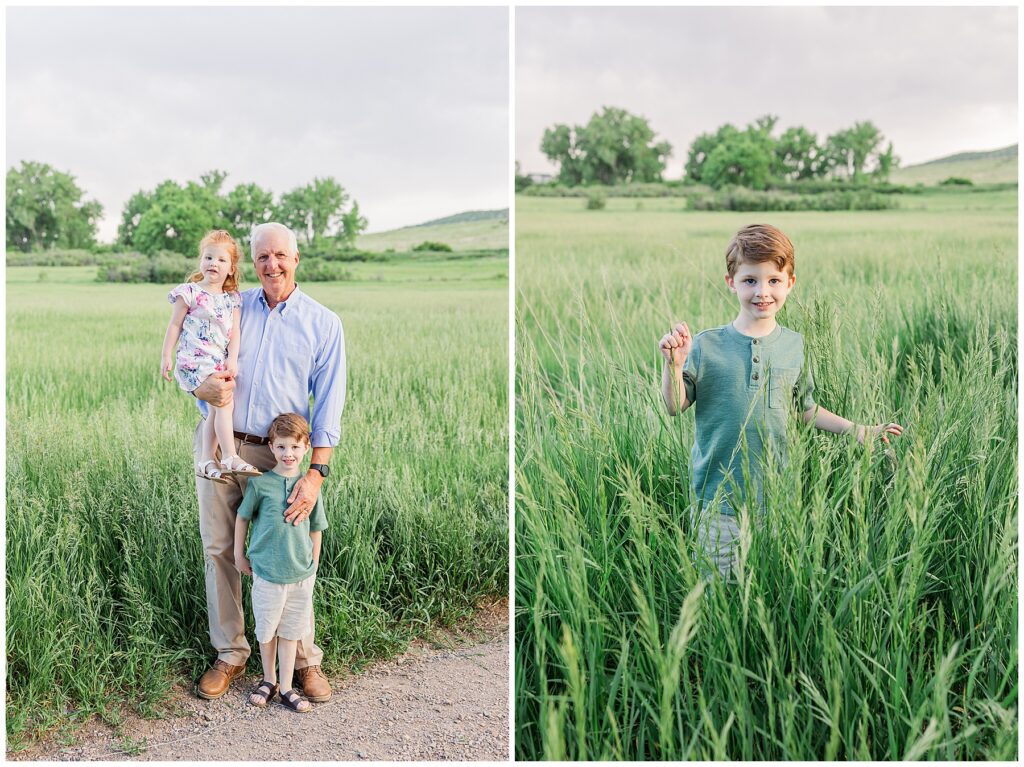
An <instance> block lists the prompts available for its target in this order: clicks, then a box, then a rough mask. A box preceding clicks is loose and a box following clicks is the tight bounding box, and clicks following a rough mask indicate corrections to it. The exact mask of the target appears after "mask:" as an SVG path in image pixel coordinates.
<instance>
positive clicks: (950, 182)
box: [939, 176, 974, 186]
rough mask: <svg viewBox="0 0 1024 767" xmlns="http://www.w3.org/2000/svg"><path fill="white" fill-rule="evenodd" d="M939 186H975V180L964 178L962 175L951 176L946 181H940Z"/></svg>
mask: <svg viewBox="0 0 1024 767" xmlns="http://www.w3.org/2000/svg"><path fill="white" fill-rule="evenodd" d="M939 186H974V182H973V181H971V180H970V179H969V178H962V177H961V176H950V177H949V178H947V179H946V180H945V181H940V182H939Z"/></svg>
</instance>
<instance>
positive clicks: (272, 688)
mask: <svg viewBox="0 0 1024 767" xmlns="http://www.w3.org/2000/svg"><path fill="white" fill-rule="evenodd" d="M276 694H277V685H276V684H271V683H270V682H268V681H267V680H266V679H264V680H263V681H262V682H260V683H259V684H258V685H256V689H255V690H253V691H252V692H251V693H250V694H249V705H250V706H256V708H266V707H267V706H269V705H270V701H271V700H273V699H274V695H276ZM253 695H257V696H259V697H260V698H262V699H263V702H262V703H254V702H253V701H252V696H253Z"/></svg>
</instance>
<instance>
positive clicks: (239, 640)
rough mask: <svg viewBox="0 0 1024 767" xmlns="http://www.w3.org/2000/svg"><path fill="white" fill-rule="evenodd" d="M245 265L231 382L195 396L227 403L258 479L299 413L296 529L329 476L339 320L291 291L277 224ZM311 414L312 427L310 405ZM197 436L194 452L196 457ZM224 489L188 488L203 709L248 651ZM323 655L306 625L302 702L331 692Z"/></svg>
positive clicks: (260, 234)
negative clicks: (283, 423) (204, 649)
mask: <svg viewBox="0 0 1024 767" xmlns="http://www.w3.org/2000/svg"><path fill="white" fill-rule="evenodd" d="M251 246H252V259H253V264H254V265H255V267H256V274H257V276H258V278H259V281H260V285H261V286H262V287H259V288H252V289H250V290H246V291H245V292H243V293H242V323H241V333H242V337H241V351H240V352H239V355H238V376H237V379H236V380H232V379H231V377H230V376H228V375H227V374H226V373H218V374H214V375H213V376H211V377H210V378H208V379H207V380H206V381H205V382H203V384H202V385H201V386H200V387H199V388H198V389H196V390H195V395H196V398H197V399H199V400H201V402H200V410H202V411H204V414H205V405H204V404H203V403H204V402H206V403H210V404H211V405H218V406H219V405H224V404H226V403H227V402H230V401H231V400H232V399H233V400H234V430H235V447H236V449H237V450H238V454H239V456H241V458H242V459H243V460H245V461H248V462H249V463H251V464H253V465H254V466H256V467H257V468H259V469H260V470H262V471H266V470H269V469H272V468H273V467H274V463H275V461H274V456H273V454H272V453H271V450H270V448H269V447H268V445H267V439H266V436H267V430H268V428H269V426H270V422H271V421H272V420H273V419H274V418H275V417H276V416H278V415H280V414H281V413H289V412H294V413H299V414H300V415H302V416H304V417H305V418H306V419H307V421H310V423H311V426H312V439H311V444H312V447H313V453H312V459H311V462H310V468H309V471H308V472H306V474H305V476H304V477H302V478H301V479H299V481H298V482H297V483H296V484H295V489H294V490H293V491H292V493H291V495H290V496H289V497H288V503H289V504H290V505H289V506H288V508H287V509H286V510H285V512H284V515H285V519H287V520H288V521H289V522H292V523H293V524H298V523H299V522H301V521H302V520H304V519H305V518H306V517H308V516H309V514H310V512H311V511H312V510H313V506H314V503H315V502H316V499H317V495H318V493H319V492H320V486H321V485H322V484H323V482H324V480H325V479H326V478H327V476H328V474H329V468H328V464H329V463H330V460H331V452H332V450H333V448H334V446H335V445H337V444H338V440H339V438H340V436H341V434H340V422H341V411H342V408H343V406H344V403H345V336H344V334H343V332H342V328H341V320H340V319H339V318H338V315H336V314H335V313H334V312H332V311H330V310H329V309H327V308H325V307H324V306H321V305H320V304H318V303H317V302H316V301H314V300H313V299H312V298H310V297H309V296H307V295H306V294H305V293H303V292H302V291H301V290H299V288H298V287H297V286H296V284H295V270H296V268H297V267H298V265H299V250H298V245H297V244H296V241H295V234H294V233H293V232H292V231H291V230H290V229H289V228H288V227H286V226H284V225H282V224H276V223H268V224H260V225H259V226H256V227H255V228H253V230H252V238H251ZM311 394H312V396H313V408H312V410H313V412H312V418H310V412H309V411H310V405H309V398H310V395H311ZM201 436H202V429H197V431H196V439H195V442H194V445H193V450H194V451H197V452H196V454H197V455H198V454H199V453H198V451H199V450H200V438H201ZM229 478H230V480H231V481H229V482H228V483H227V484H219V483H216V482H211V481H210V480H207V479H197V480H196V492H197V494H198V496H199V532H200V534H201V536H202V539H203V549H204V550H205V558H206V605H207V610H208V612H209V618H210V642H211V644H213V646H214V648H215V649H216V650H217V660H216V661H215V662H214V664H213V666H212V667H211V668H210V669H209V670H207V671H206V673H205V674H203V676H202V678H201V679H200V680H199V685H198V689H197V692H198V694H199V696H200V697H203V698H206V699H208V700H213V699H214V698H219V697H220V696H222V695H223V694H224V693H225V692H227V690H228V687H229V685H230V684H231V680H232V679H234V678H235V677H237V676H238V675H240V674H241V673H242V672H243V671H244V670H245V662H246V659H247V658H248V657H249V653H250V648H249V643H248V641H246V638H245V620H244V616H243V613H242V582H241V576H240V574H239V572H238V571H237V570H236V569H235V560H234V528H235V512H236V511H237V509H238V506H239V504H240V503H241V501H242V496H243V494H244V492H245V483H246V480H245V478H244V477H239V476H233V475H229ZM322 657H323V652H322V651H321V650H320V648H319V647H317V646H316V645H315V644H314V643H313V625H312V622H311V623H310V627H309V634H308V635H307V636H306V637H305V638H304V639H302V640H301V641H300V642H299V650H298V658H297V659H296V662H295V666H296V668H295V672H296V675H297V677H298V683H299V686H301V688H302V692H303V693H304V694H305V696H306V697H307V698H308V699H309V700H311V701H314V702H322V701H326V700H329V699H330V697H331V686H330V683H329V682H328V681H327V679H326V677H325V676H324V675H323V673H322V672H321V670H320V661H321V658H322Z"/></svg>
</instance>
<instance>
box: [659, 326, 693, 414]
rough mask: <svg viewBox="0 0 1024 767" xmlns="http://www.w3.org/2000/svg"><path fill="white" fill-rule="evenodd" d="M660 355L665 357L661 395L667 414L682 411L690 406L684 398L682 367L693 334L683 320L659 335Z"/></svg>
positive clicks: (689, 348) (691, 344)
mask: <svg viewBox="0 0 1024 767" xmlns="http://www.w3.org/2000/svg"><path fill="white" fill-rule="evenodd" d="M658 349H659V350H660V351H661V356H662V357H664V358H665V372H664V374H663V375H662V377H661V396H662V397H663V398H664V400H665V407H666V408H667V409H668V414H669V415H676V414H678V413H681V412H683V411H684V410H686V408H688V407H689V406H690V403H689V401H688V400H687V398H686V387H685V386H684V385H683V367H684V366H685V365H686V358H687V357H688V356H690V350H691V349H693V336H691V335H690V328H689V327H687V325H686V323H685V322H677V323H676V325H675V327H674V328H672V330H671V331H670V332H668V333H666V334H665V335H663V336H662V337H661V341H659V342H658Z"/></svg>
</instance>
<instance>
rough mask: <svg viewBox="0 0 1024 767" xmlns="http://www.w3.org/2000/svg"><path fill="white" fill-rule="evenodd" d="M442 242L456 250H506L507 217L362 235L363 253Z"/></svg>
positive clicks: (404, 248)
mask: <svg viewBox="0 0 1024 767" xmlns="http://www.w3.org/2000/svg"><path fill="white" fill-rule="evenodd" d="M427 240H430V241H431V242H443V243H444V244H446V245H450V246H451V247H452V248H453V249H455V250H491V249H494V248H507V247H508V217H507V216H506V217H505V218H494V219H484V220H480V221H459V222H455V223H450V224H437V225H433V226H407V227H404V228H402V229H394V230H392V231H390V232H380V233H378V234H364V235H362V236H361V237H360V238H359V242H358V247H359V248H360V249H362V250H371V251H384V250H388V249H392V250H408V249H410V248H414V247H416V246H417V245H419V244H420V243H421V242H425V241H427Z"/></svg>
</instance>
